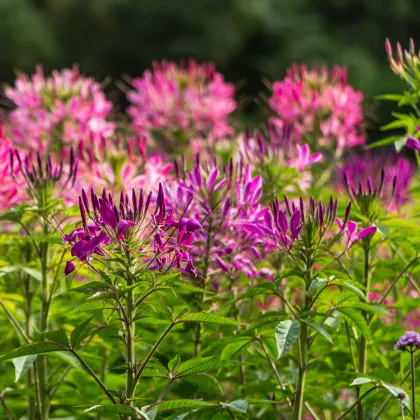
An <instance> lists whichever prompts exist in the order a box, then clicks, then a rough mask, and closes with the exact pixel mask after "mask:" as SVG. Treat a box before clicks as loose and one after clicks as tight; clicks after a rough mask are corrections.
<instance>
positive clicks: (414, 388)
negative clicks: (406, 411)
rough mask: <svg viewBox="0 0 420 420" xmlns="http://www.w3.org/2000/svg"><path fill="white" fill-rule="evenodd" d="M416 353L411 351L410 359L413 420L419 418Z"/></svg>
mask: <svg viewBox="0 0 420 420" xmlns="http://www.w3.org/2000/svg"><path fill="white" fill-rule="evenodd" d="M414 352H415V349H411V351H410V357H411V404H412V409H411V412H412V414H413V419H414V420H417V416H416V374H415V367H416V363H415V362H414Z"/></svg>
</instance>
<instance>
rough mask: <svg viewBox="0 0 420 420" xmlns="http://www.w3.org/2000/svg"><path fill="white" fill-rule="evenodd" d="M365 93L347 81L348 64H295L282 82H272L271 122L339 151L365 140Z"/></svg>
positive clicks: (298, 138)
mask: <svg viewBox="0 0 420 420" xmlns="http://www.w3.org/2000/svg"><path fill="white" fill-rule="evenodd" d="M362 100H363V95H362V93H361V92H357V91H355V90H354V89H353V88H352V87H351V86H350V85H348V84H347V71H346V69H345V68H340V67H334V69H333V70H332V71H331V72H329V71H328V70H327V68H325V67H322V68H321V69H317V68H314V69H312V70H310V69H308V68H307V67H305V66H297V65H294V66H292V67H291V68H290V69H289V70H288V72H287V76H286V77H285V79H284V80H282V81H281V82H275V83H274V84H273V93H272V96H271V97H270V98H269V105H270V106H271V108H272V109H273V111H274V112H275V114H276V115H275V116H274V117H272V118H271V122H272V124H274V125H275V126H277V127H280V128H281V127H282V126H284V125H285V124H287V125H289V126H291V127H293V134H294V136H295V140H296V141H298V142H302V141H309V142H311V144H314V145H315V146H316V148H317V149H319V148H323V147H333V148H335V149H336V150H337V153H339V154H341V153H342V152H343V151H344V150H346V149H349V148H352V147H354V146H357V145H360V144H363V143H364V142H365V136H364V133H363V114H362V109H361V103H362Z"/></svg>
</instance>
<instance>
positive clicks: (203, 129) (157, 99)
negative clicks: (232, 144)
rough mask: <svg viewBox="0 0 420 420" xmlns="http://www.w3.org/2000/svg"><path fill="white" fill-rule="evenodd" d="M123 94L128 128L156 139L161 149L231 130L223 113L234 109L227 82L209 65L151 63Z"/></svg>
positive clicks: (223, 134)
mask: <svg viewBox="0 0 420 420" xmlns="http://www.w3.org/2000/svg"><path fill="white" fill-rule="evenodd" d="M132 84H133V87H134V90H132V91H130V92H129V93H128V99H129V101H130V102H131V106H130V107H129V109H128V113H129V115H130V116H131V117H132V118H133V127H134V130H135V131H136V132H137V134H138V135H139V136H140V137H143V138H145V139H146V140H148V141H151V140H159V141H160V144H163V145H164V147H165V148H166V149H167V151H174V150H176V149H174V148H178V149H179V147H182V146H184V145H186V144H188V141H189V139H190V138H195V137H200V136H202V135H204V136H205V137H206V136H209V138H210V139H218V138H220V137H223V136H226V135H228V134H231V133H232V128H231V127H230V126H229V122H228V116H229V114H230V113H231V112H232V111H234V109H235V108H236V103H235V99H234V87H233V85H231V84H229V83H226V82H225V81H224V79H223V76H222V75H221V74H220V73H217V72H216V71H215V69H214V65H212V64H202V65H200V64H197V63H195V62H194V61H189V62H188V64H187V65H182V64H181V65H177V64H176V63H173V62H166V61H163V62H161V63H153V69H152V70H146V71H145V72H144V74H143V76H142V77H141V78H138V79H133V81H132Z"/></svg>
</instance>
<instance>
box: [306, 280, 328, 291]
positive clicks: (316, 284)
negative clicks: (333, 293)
mask: <svg viewBox="0 0 420 420" xmlns="http://www.w3.org/2000/svg"><path fill="white" fill-rule="evenodd" d="M327 284H328V280H326V279H321V278H318V277H317V278H316V279H314V280H313V281H312V283H311V285H310V286H309V289H308V293H309V294H310V295H312V294H314V292H316V291H318V289H320V288H321V287H323V286H326V285H327Z"/></svg>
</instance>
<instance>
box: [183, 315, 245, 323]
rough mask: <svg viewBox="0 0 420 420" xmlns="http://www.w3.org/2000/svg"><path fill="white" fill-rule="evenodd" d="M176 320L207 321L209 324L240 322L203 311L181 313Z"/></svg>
mask: <svg viewBox="0 0 420 420" xmlns="http://www.w3.org/2000/svg"><path fill="white" fill-rule="evenodd" d="M177 322H207V323H211V324H222V325H239V324H240V323H239V322H237V321H234V320H233V319H230V318H226V317H224V316H220V315H215V314H206V313H204V312H190V313H188V314H185V315H183V316H182V317H181V318H179V319H178V321H177Z"/></svg>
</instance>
